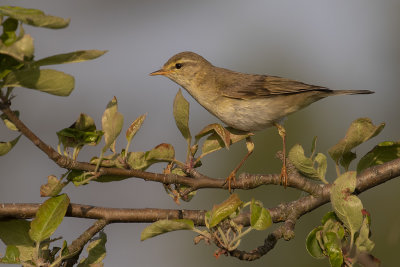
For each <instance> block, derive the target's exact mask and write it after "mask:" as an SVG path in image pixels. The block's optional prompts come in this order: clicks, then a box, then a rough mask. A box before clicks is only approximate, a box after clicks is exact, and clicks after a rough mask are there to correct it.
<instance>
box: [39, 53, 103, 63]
mask: <svg viewBox="0 0 400 267" xmlns="http://www.w3.org/2000/svg"><path fill="white" fill-rule="evenodd" d="M106 52H107V51H105V50H79V51H75V52H71V53H65V54H58V55H54V56H50V57H46V58H42V59H40V60H38V61H35V62H34V64H35V65H36V66H46V65H57V64H67V63H77V62H83V61H87V60H92V59H96V58H98V57H100V56H102V55H104V54H105V53H106Z"/></svg>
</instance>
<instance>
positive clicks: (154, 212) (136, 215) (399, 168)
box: [0, 159, 400, 226]
mask: <svg viewBox="0 0 400 267" xmlns="http://www.w3.org/2000/svg"><path fill="white" fill-rule="evenodd" d="M249 176H251V175H249ZM255 176H257V177H259V176H258V175H255ZM398 176H400V159H395V160H393V161H390V162H387V163H385V164H382V165H378V166H374V167H371V168H368V169H366V170H365V171H363V172H362V173H360V174H359V175H358V176H357V185H356V190H355V194H360V193H362V192H364V191H367V190H369V189H371V188H373V187H375V186H377V185H379V184H382V183H384V182H386V181H389V180H391V179H394V178H396V177H398ZM330 189H331V185H329V184H327V185H321V186H320V189H319V190H318V193H317V194H316V196H313V195H308V196H304V197H302V198H300V199H297V200H294V201H292V202H287V203H281V204H279V205H278V206H277V207H273V208H269V209H268V210H269V211H270V213H271V216H272V220H273V222H274V223H278V222H283V221H286V220H287V219H288V218H289V217H290V216H291V215H292V214H293V210H295V211H296V217H297V218H296V219H298V218H299V217H301V216H303V215H305V214H306V213H308V212H311V211H313V210H315V209H317V208H318V207H320V206H322V205H324V204H326V203H328V202H329V201H330ZM39 205H40V204H24V203H20V204H16V203H4V204H0V218H22V219H26V218H33V217H34V216H35V214H36V212H37V210H38V208H39ZM205 212H206V211H205V210H186V209H185V210H179V209H151V208H147V209H126V208H125V209H119V208H106V207H97V206H91V205H82V204H73V203H71V204H70V206H69V208H68V210H67V213H66V216H68V217H75V218H85V219H104V220H107V221H108V222H109V223H132V222H135V223H148V222H155V221H158V220H161V219H190V220H192V221H193V222H194V223H195V225H198V226H204V215H205ZM247 215H248V214H242V215H240V216H238V217H237V218H236V220H235V222H237V223H240V224H243V225H245V226H248V225H249V223H250V221H249V218H248V216H247Z"/></svg>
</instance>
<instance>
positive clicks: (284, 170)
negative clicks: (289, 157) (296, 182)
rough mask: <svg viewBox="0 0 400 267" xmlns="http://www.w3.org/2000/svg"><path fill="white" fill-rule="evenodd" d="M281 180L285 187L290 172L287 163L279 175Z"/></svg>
mask: <svg viewBox="0 0 400 267" xmlns="http://www.w3.org/2000/svg"><path fill="white" fill-rule="evenodd" d="M279 179H280V182H279V184H281V185H283V186H284V187H285V188H286V187H287V184H288V174H287V170H286V165H283V166H282V170H281V175H280V176H279Z"/></svg>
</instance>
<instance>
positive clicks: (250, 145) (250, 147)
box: [224, 136, 254, 193]
mask: <svg viewBox="0 0 400 267" xmlns="http://www.w3.org/2000/svg"><path fill="white" fill-rule="evenodd" d="M246 148H247V154H246V155H245V156H244V158H243V159H242V160H241V161H240V162H239V164H238V165H237V166H236V167H235V169H233V171H232V172H231V173H230V174H229V176H228V177H227V178H226V179H225V183H224V184H226V183H228V190H229V193H230V192H231V184H232V182H233V184H235V183H236V173H237V171H238V170H239V169H240V167H242V165H243V163H244V162H245V161H246V160H247V158H248V157H249V156H250V155H251V153H253V150H254V143H253V141H252V140H251V138H250V136H249V137H246Z"/></svg>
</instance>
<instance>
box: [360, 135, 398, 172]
mask: <svg viewBox="0 0 400 267" xmlns="http://www.w3.org/2000/svg"><path fill="white" fill-rule="evenodd" d="M397 158H400V142H390V141H387V142H382V143H379V144H378V145H377V146H375V147H374V148H373V149H372V150H371V151H369V152H368V153H367V154H366V155H365V156H364V157H362V158H361V159H360V161H359V162H358V165H357V172H358V173H360V172H362V171H363V170H365V169H366V168H369V167H372V166H376V165H380V164H383V163H386V162H389V161H392V160H394V159H397Z"/></svg>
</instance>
